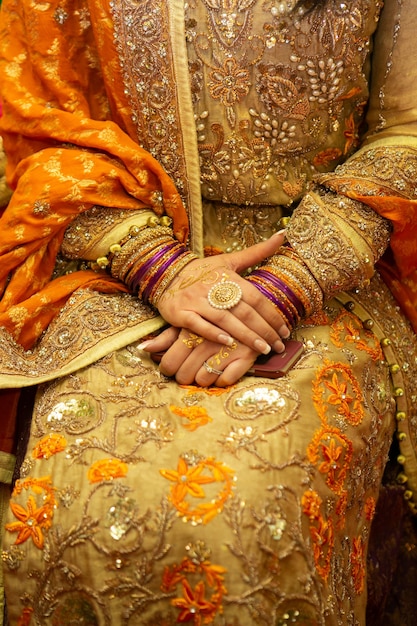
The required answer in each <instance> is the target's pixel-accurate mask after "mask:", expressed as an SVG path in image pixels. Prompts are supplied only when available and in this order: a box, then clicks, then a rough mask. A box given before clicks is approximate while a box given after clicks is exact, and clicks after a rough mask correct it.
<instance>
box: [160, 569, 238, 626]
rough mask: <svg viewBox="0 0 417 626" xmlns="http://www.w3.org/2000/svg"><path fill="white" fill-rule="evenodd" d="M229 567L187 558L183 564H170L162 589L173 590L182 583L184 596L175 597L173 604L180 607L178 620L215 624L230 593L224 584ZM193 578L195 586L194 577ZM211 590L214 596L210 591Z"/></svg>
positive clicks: (196, 624) (165, 573)
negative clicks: (225, 597) (224, 598)
mask: <svg viewBox="0 0 417 626" xmlns="http://www.w3.org/2000/svg"><path fill="white" fill-rule="evenodd" d="M225 572H226V570H225V569H224V568H223V567H221V566H220V565H213V564H212V563H211V562H210V561H207V560H204V561H203V562H200V563H198V562H195V561H192V560H191V559H189V558H184V559H183V560H182V562H181V563H180V564H179V565H173V566H172V567H166V568H165V571H164V576H163V583H162V589H163V590H164V591H165V592H168V593H169V592H170V591H173V590H175V589H176V587H177V585H178V584H181V588H182V595H181V597H177V598H174V599H173V600H172V605H173V606H175V607H176V608H177V609H180V614H179V615H178V619H177V622H178V623H180V624H182V623H184V622H193V624H194V625H195V626H201V625H202V624H211V623H212V622H213V620H214V618H215V616H216V614H218V613H221V612H222V601H223V596H224V594H225V593H227V590H226V588H225V586H224V573H225ZM191 578H193V579H194V582H193V585H194V586H192V584H191V583H190V580H189V579H191ZM208 593H211V595H210V597H207V594H208Z"/></svg>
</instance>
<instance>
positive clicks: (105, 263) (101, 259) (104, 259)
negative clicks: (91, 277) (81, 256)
mask: <svg viewBox="0 0 417 626" xmlns="http://www.w3.org/2000/svg"><path fill="white" fill-rule="evenodd" d="M96 263H97V265H98V266H99V267H101V268H102V269H104V268H105V267H107V266H108V264H109V259H108V258H107V257H106V256H100V257H99V258H98V259H97V260H96Z"/></svg>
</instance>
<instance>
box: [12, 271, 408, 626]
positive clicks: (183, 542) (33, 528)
mask: <svg viewBox="0 0 417 626" xmlns="http://www.w3.org/2000/svg"><path fill="white" fill-rule="evenodd" d="M375 295H377V298H378V300H379V304H380V305H383V307H384V310H385V312H386V313H387V316H388V317H389V315H390V313H391V312H392V307H393V302H392V297H391V296H390V295H389V293H388V291H387V290H386V288H385V287H384V286H383V284H382V283H381V282H380V281H379V280H375V281H373V283H372V284H371V287H370V288H369V291H368V292H367V293H366V294H365V295H364V297H363V298H362V302H361V299H360V298H359V299H358V298H357V297H355V296H354V295H352V294H350V295H349V301H346V302H345V306H342V304H341V302H338V301H337V300H333V301H331V302H330V303H329V305H328V306H327V307H326V309H325V312H324V313H323V315H322V316H321V319H318V320H315V324H310V323H306V324H304V325H302V327H301V328H300V329H299V330H298V331H297V337H298V338H299V339H302V340H303V342H304V344H305V352H304V355H303V357H302V358H301V360H300V361H299V363H298V364H297V366H296V367H295V368H294V369H293V370H292V371H291V373H290V375H289V376H288V377H286V378H284V379H281V380H277V381H272V380H268V379H256V378H251V377H247V378H245V379H243V380H242V381H241V382H240V383H239V384H237V385H235V386H233V387H232V388H229V389H219V388H209V389H199V388H198V387H193V386H190V387H183V388H180V389H178V388H177V386H176V384H175V383H174V382H172V381H170V380H168V379H166V378H164V377H163V376H161V375H160V374H159V373H158V370H157V369H156V368H155V366H154V365H152V364H151V362H149V360H148V358H147V357H144V355H143V353H141V352H140V351H138V350H137V349H136V348H135V346H134V345H132V346H130V347H128V348H126V349H123V350H121V351H119V352H117V353H114V354H112V355H109V356H107V357H105V358H104V359H102V360H101V361H99V362H98V363H97V364H95V365H94V366H93V367H90V368H87V369H85V370H81V371H79V372H77V373H76V374H73V375H71V376H69V377H67V378H64V379H62V380H59V381H56V382H53V383H51V384H49V385H48V386H46V387H45V386H44V387H42V388H41V389H40V391H39V393H38V399H37V404H36V408H35V413H34V422H33V428H32V435H31V439H30V443H29V447H28V453H27V455H26V459H25V461H24V462H23V465H22V469H21V477H20V480H19V481H18V482H17V484H16V487H15V490H14V496H13V499H12V503H11V515H10V516H9V520H8V524H7V532H6V546H5V552H4V554H3V559H4V564H5V566H6V568H7V571H8V581H9V585H14V584H16V585H18V584H19V583H18V581H22V580H25V584H24V587H23V588H22V587H20V588H21V592H20V593H19V597H20V602H19V603H18V604H16V605H14V606H13V615H12V618H13V620H17V619H18V617H19V616H20V618H21V619H22V620H23V621H21V622H19V623H29V620H30V617H31V616H32V617H33V620H34V621H33V623H40V624H58V623H69V622H70V621H73V620H77V621H79V620H81V619H82V620H83V623H85V624H91V625H93V624H109V625H110V624H112V625H113V624H136V623H137V620H138V619H139V615H140V620H141V621H140V623H141V624H144V625H146V624H149V625H150V624H155V623H158V624H167V625H168V624H174V623H177V621H179V622H181V623H182V622H187V623H188V622H190V623H193V624H205V623H206V624H216V625H226V624H227V625H232V624H233V625H234V626H238V625H240V624H241V625H242V626H243V625H245V624H248V623H251V624H252V623H253V624H264V625H265V626H266V625H267V624H268V625H270V624H287V623H293V622H294V623H300V624H324V623H326V624H335V625H336V624H340V623H352V624H353V623H355V624H356V623H357V624H360V623H363V621H361V616H363V614H364V610H365V597H366V595H365V589H366V569H365V563H366V550H367V548H366V546H367V541H368V539H369V530H370V523H371V521H372V518H373V515H374V511H375V504H376V499H377V496H378V490H379V485H380V480H381V474H382V472H383V468H384V465H385V462H386V458H387V453H388V448H389V445H390V438H391V434H392V429H393V420H392V416H393V414H394V413H395V412H396V411H398V406H397V405H396V399H395V397H394V396H393V394H392V392H391V388H392V387H391V385H392V383H391V382H390V378H391V377H390V370H389V368H388V367H387V363H386V362H385V358H384V353H383V350H382V348H381V345H384V341H383V340H384V338H385V337H386V331H387V329H388V326H389V324H387V322H386V317H384V318H382V319H381V320H379V321H378V320H374V324H373V325H371V324H370V322H369V318H368V317H367V316H368V315H369V313H370V311H369V302H370V299H371V298H374V297H375ZM355 302H356V307H355V306H354V303H355ZM355 311H358V312H359V313H360V317H358V316H357V315H356V314H355ZM361 318H362V319H361ZM371 326H372V330H370V328H371ZM375 333H376V334H375ZM406 337H407V341H408V342H409V344H408V348H410V347H414V349H415V343H416V342H415V339H414V336H413V335H412V333H411V331H410V329H409V326H408V325H407V323H406V322H402V325H401V326H400V327H399V328H398V329H397V332H394V333H391V343H390V350H391V352H390V359H392V358H395V357H396V358H397V361H398V358H401V359H402V360H401V361H398V363H399V364H400V365H401V364H402V363H403V359H404V358H405V356H406V351H405V350H404V348H405V344H404V339H405V338H406ZM391 362H392V361H391ZM404 368H405V364H404V367H403V368H401V369H402V370H404V371H405V369H404ZM416 368H417V364H415V363H414V364H413V368H412V375H411V372H410V375H411V376H410V377H409V379H408V383H407V384H408V387H407V388H405V387H404V389H407V391H410V388H409V385H410V384H414V387H415V382H414V383H412V381H413V380H414V381H415V380H416V377H415V373H416ZM391 371H392V372H394V371H395V372H396V371H397V370H396V369H392V368H391ZM398 380H400V379H397V380H396V382H397V384H398ZM403 384H404V381H403ZM412 392H413V393H415V392H416V389H412ZM219 422H220V423H219ZM363 455H366V456H367V459H368V460H367V463H363V462H362V461H363V459H362V461H361V462H360V463H358V460H359V458H360V457H363ZM356 466H357V468H358V470H357V471H356V470H355V467H356ZM359 468H361V470H359ZM138 485H140V488H139V490H138ZM103 503H105V504H104V506H103ZM75 520H77V522H76V523H74V522H75ZM75 554H76V555H77V558H76V563H77V565H76V567H74V566H73V565H71V562H72V560H73V557H74V555H75ZM41 555H42V558H39V557H40V556H41ZM288 571H292V572H293V576H290V577H289V576H288ZM342 588H343V589H344V593H343V594H340V589H342ZM16 611H17V613H16ZM353 615H355V618H353ZM288 616H289V617H288ZM25 620H27V621H25ZM356 620H357V621H356ZM12 623H14V622H12ZM30 623H32V622H30Z"/></svg>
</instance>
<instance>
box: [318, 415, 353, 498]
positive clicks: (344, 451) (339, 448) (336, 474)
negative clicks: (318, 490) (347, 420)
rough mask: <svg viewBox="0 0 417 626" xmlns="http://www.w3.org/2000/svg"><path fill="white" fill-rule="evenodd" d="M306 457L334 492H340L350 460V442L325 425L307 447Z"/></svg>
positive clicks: (351, 447) (351, 450) (351, 452)
mask: <svg viewBox="0 0 417 626" xmlns="http://www.w3.org/2000/svg"><path fill="white" fill-rule="evenodd" d="M307 454H308V458H309V460H310V462H311V463H313V464H314V465H316V466H317V467H318V469H319V471H320V472H321V473H322V474H326V484H327V485H328V486H329V487H330V489H331V490H332V491H333V492H335V493H341V492H342V488H343V483H344V480H345V478H346V473H347V469H348V467H349V464H350V462H351V460H352V455H353V446H352V443H351V442H350V441H349V440H348V439H347V438H346V437H345V436H344V435H343V434H342V433H341V432H340V431H339V430H338V429H337V428H332V427H330V426H327V427H325V428H323V429H321V430H319V431H318V432H317V433H316V434H315V436H314V437H313V440H312V442H311V443H310V445H309V446H308V448H307Z"/></svg>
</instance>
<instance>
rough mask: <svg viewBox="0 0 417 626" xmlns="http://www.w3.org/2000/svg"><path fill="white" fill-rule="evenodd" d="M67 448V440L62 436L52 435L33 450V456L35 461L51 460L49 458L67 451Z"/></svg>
mask: <svg viewBox="0 0 417 626" xmlns="http://www.w3.org/2000/svg"><path fill="white" fill-rule="evenodd" d="M66 446H67V440H66V439H65V437H63V436H62V435H57V434H55V433H51V434H50V435H48V436H47V437H44V438H43V439H41V441H39V443H38V444H37V445H36V446H35V447H34V448H33V451H32V456H33V457H34V458H35V459H49V457H51V456H53V455H54V454H58V452H62V451H63V450H65V448H66Z"/></svg>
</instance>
